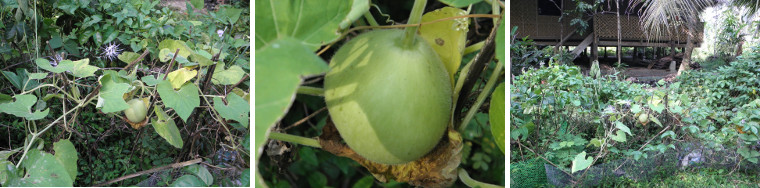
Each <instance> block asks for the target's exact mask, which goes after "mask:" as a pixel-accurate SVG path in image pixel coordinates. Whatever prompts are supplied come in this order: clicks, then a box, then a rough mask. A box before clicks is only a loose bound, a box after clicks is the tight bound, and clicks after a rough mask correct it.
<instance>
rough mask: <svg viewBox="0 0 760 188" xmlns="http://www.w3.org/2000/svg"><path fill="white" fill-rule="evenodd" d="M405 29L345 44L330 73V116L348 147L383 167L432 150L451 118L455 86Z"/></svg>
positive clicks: (327, 85)
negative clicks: (406, 42)
mask: <svg viewBox="0 0 760 188" xmlns="http://www.w3.org/2000/svg"><path fill="white" fill-rule="evenodd" d="M404 37H405V32H404V31H403V30H375V31H370V32H367V33H364V34H361V35H359V36H357V37H355V38H354V39H352V40H350V41H349V42H347V43H346V44H345V45H343V46H342V47H341V48H340V49H339V50H338V51H337V52H336V54H335V55H334V56H333V58H332V59H331V60H330V71H329V72H328V73H327V75H325V84H324V87H325V100H326V102H327V108H328V110H329V112H330V116H331V118H332V120H333V122H334V123H335V127H336V128H337V129H338V132H339V133H340V135H341V137H342V138H343V140H345V142H346V143H347V144H348V146H349V147H350V148H351V149H353V150H354V151H356V152H357V153H358V154H359V155H361V156H362V157H364V158H366V159H368V160H370V161H374V162H378V163H382V164H402V163H407V162H410V161H414V160H417V159H419V158H421V157H422V156H424V155H425V154H427V153H428V152H430V151H431V150H432V149H433V148H434V147H435V146H436V144H438V142H439V140H440V139H441V137H442V136H443V133H444V131H445V130H446V126H447V125H448V123H449V119H450V117H451V105H452V86H451V82H450V81H449V75H448V73H447V71H446V69H445V67H444V65H443V63H442V61H441V60H440V58H439V57H438V55H437V54H436V53H435V51H433V49H432V48H431V47H430V46H429V45H428V44H427V43H426V42H425V41H424V40H423V39H422V38H421V37H419V36H417V35H415V36H414V37H415V38H414V42H413V43H412V44H411V45H408V46H404V45H403V42H402V41H403V39H404Z"/></svg>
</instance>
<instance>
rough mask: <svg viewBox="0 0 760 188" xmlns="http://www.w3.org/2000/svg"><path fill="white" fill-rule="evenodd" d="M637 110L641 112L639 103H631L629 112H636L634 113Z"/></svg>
mask: <svg viewBox="0 0 760 188" xmlns="http://www.w3.org/2000/svg"><path fill="white" fill-rule="evenodd" d="M639 112H641V105H638V104H632V105H631V113H634V114H636V113H639Z"/></svg>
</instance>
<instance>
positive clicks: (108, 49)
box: [100, 43, 122, 60]
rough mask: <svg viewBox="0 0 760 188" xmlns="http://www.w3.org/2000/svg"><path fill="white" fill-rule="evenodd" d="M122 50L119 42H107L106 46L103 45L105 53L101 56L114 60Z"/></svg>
mask: <svg viewBox="0 0 760 188" xmlns="http://www.w3.org/2000/svg"><path fill="white" fill-rule="evenodd" d="M121 51H122V49H121V48H119V44H116V43H109V44H106V46H105V47H103V53H101V54H100V55H101V57H105V58H106V59H108V60H113V59H115V58H116V57H117V56H119V54H121Z"/></svg>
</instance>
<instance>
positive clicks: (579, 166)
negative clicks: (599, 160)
mask: <svg viewBox="0 0 760 188" xmlns="http://www.w3.org/2000/svg"><path fill="white" fill-rule="evenodd" d="M593 161H594V158H592V157H586V152H585V151H584V152H581V153H579V154H578V155H576V156H575V159H573V166H572V168H571V170H570V171H571V172H570V173H575V172H578V171H581V170H583V169H586V168H588V167H589V166H591V163H592V162H593Z"/></svg>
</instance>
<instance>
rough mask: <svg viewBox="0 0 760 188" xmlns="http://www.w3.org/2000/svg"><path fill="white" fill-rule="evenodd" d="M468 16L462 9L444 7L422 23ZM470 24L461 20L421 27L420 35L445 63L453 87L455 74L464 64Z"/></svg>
mask: <svg viewBox="0 0 760 188" xmlns="http://www.w3.org/2000/svg"><path fill="white" fill-rule="evenodd" d="M466 14H467V11H464V10H462V9H458V8H454V7H443V8H441V9H438V10H435V11H433V12H428V13H426V14H425V15H423V16H422V22H430V21H434V20H438V19H442V18H449V17H454V16H463V15H466ZM469 24H470V21H469V19H467V18H459V19H454V20H447V21H442V22H436V23H432V24H426V25H422V26H420V35H421V36H422V38H424V39H425V41H427V43H428V44H430V46H431V47H433V50H435V52H437V53H438V57H440V58H441V60H442V61H443V64H444V65H445V67H446V70H447V71H449V77H450V81H451V84H452V86H453V85H454V74H456V72H457V69H459V64H460V63H461V62H462V53H463V52H464V48H465V42H466V39H467V30H468V29H467V28H468V25H469Z"/></svg>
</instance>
